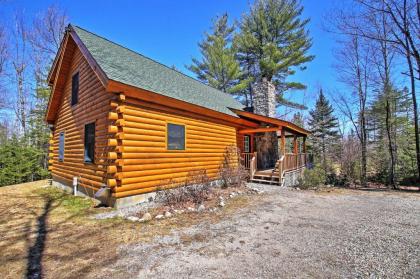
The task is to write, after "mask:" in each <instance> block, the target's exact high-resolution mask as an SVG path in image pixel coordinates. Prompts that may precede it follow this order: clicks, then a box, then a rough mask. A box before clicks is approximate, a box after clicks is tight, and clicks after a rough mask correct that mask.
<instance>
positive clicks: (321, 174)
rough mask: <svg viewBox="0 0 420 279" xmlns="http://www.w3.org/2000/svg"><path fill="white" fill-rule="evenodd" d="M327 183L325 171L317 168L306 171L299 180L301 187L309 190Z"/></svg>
mask: <svg viewBox="0 0 420 279" xmlns="http://www.w3.org/2000/svg"><path fill="white" fill-rule="evenodd" d="M325 181H326V175H325V171H324V170H323V169H322V168H320V167H317V166H315V167H314V168H313V169H305V170H304V171H303V175H302V176H301V177H300V178H299V187H300V188H302V189H308V188H312V187H319V186H321V185H324V184H325Z"/></svg>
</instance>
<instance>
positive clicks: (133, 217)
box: [127, 216, 140, 222]
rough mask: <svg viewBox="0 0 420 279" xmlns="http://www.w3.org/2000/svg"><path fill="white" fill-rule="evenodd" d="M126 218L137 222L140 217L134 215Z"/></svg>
mask: <svg viewBox="0 0 420 279" xmlns="http://www.w3.org/2000/svg"><path fill="white" fill-rule="evenodd" d="M127 220H129V221H131V222H137V221H138V220H140V218H139V217H136V216H128V217H127Z"/></svg>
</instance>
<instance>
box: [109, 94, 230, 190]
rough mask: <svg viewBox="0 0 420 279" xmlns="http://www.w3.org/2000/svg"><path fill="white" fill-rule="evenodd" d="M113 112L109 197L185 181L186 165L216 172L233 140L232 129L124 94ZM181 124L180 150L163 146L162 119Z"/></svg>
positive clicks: (164, 122) (213, 175)
mask: <svg viewBox="0 0 420 279" xmlns="http://www.w3.org/2000/svg"><path fill="white" fill-rule="evenodd" d="M117 113H118V115H115V117H117V118H115V119H118V120H116V123H115V124H116V127H112V126H110V127H109V130H110V131H118V132H117V133H116V138H117V140H116V141H115V142H114V143H113V144H115V145H116V152H110V153H109V155H108V157H109V158H117V159H116V160H115V162H116V169H115V170H114V171H116V173H115V179H116V182H113V183H116V184H117V185H118V186H117V187H116V189H115V197H125V196H130V195H135V194H141V193H146V192H151V191H155V190H156V189H157V187H159V186H162V185H164V184H168V183H169V184H171V183H174V184H176V183H180V182H183V181H185V179H186V177H187V175H188V173H189V172H191V171H197V170H202V169H206V171H207V175H208V176H209V177H210V178H216V177H217V174H218V169H219V166H220V163H221V160H222V158H223V154H224V151H225V148H226V147H227V146H229V145H236V129H235V128H234V127H229V126H226V125H222V124H216V123H214V122H211V121H204V120H201V119H198V117H194V115H190V116H185V115H181V114H177V113H168V112H165V111H162V110H158V109H152V108H150V107H149V106H147V105H144V104H142V103H141V102H139V101H138V100H135V99H131V98H127V100H125V102H122V103H119V104H118V107H117ZM168 123H174V124H181V125H185V136H186V148H185V150H168V149H167V124H168Z"/></svg>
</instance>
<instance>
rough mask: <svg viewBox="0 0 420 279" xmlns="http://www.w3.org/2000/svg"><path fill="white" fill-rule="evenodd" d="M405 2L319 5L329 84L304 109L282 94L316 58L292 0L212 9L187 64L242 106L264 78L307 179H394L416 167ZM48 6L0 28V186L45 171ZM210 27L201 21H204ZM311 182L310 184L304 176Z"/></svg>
mask: <svg viewBox="0 0 420 279" xmlns="http://www.w3.org/2000/svg"><path fill="white" fill-rule="evenodd" d="M419 5H420V4H419V2H418V1H416V0H370V1H365V0H347V1H341V2H340V5H339V6H338V7H337V8H335V9H334V10H333V11H325V12H326V16H324V18H325V20H324V25H325V26H324V29H325V32H326V34H327V35H329V36H333V37H334V38H336V39H337V44H336V46H337V49H335V50H334V53H332V54H331V55H334V57H335V61H336V63H335V65H334V67H335V69H336V73H337V80H338V81H340V82H341V84H342V87H340V89H335V88H331V86H330V85H329V84H323V85H322V87H323V90H322V89H320V90H319V91H317V92H311V95H312V98H313V99H316V104H315V106H314V107H312V108H309V109H307V108H306V107H305V106H303V105H302V104H299V103H296V102H293V101H291V100H288V99H286V98H285V97H284V96H285V93H286V92H294V91H296V90H303V89H306V86H305V84H304V81H301V82H295V81H293V82H292V81H290V77H291V76H292V75H293V74H295V73H296V72H297V71H304V70H305V69H306V67H310V66H311V61H312V60H313V59H316V57H315V56H314V54H313V53H312V52H311V48H312V43H313V41H312V38H311V35H310V32H309V29H308V23H309V20H310V19H308V18H305V17H304V13H303V12H304V10H303V9H304V7H303V5H302V3H301V2H300V1H295V0H256V1H254V2H253V3H251V4H250V5H249V10H248V11H246V12H245V13H244V14H243V15H242V16H241V17H240V18H239V19H237V20H236V21H234V20H233V19H231V18H229V15H228V14H222V15H219V16H216V17H215V19H214V21H213V23H212V24H211V28H210V30H209V31H208V32H206V33H205V34H204V37H203V39H202V41H201V42H199V44H198V47H199V50H200V54H201V55H200V57H197V58H194V59H193V60H192V61H191V63H190V64H189V65H187V66H186V67H187V69H188V70H190V71H191V72H192V73H193V74H195V75H196V77H197V78H198V79H199V80H200V81H202V82H204V83H207V84H209V85H210V86H212V87H215V88H217V89H219V90H222V91H224V92H226V93H227V94H232V95H233V96H234V97H235V98H237V99H238V100H239V101H241V102H242V103H243V104H244V106H247V107H252V106H254V107H255V106H256V105H258V104H256V103H254V88H256V87H257V85H260V84H265V85H269V86H273V87H275V98H276V99H275V101H276V104H277V106H278V107H279V106H287V107H290V108H292V109H293V110H294V111H295V113H294V114H291V115H288V116H286V118H288V120H291V121H293V122H295V123H297V124H299V125H302V126H304V127H305V128H307V129H309V130H310V131H311V132H312V134H311V136H310V140H309V141H308V144H309V148H308V151H309V152H311V153H313V154H314V158H315V167H314V168H313V169H312V170H310V171H309V172H311V173H310V175H307V176H306V177H308V178H311V179H314V181H316V183H328V184H336V185H344V186H345V185H352V184H357V185H362V186H366V185H367V184H368V183H369V182H377V183H383V184H386V185H389V186H390V187H397V185H398V184H401V183H415V182H417V181H418V177H419V173H420V144H419V134H418V129H419V128H418V109H417V100H416V95H417V93H416V91H417V90H418V89H417V87H418V82H419V79H420V71H419V69H420V57H419V47H420V46H419V34H420V19H419V15H420V7H419ZM68 21H69V20H68V17H67V16H66V14H65V12H63V10H61V9H60V8H59V7H58V6H51V7H49V8H48V9H47V10H45V11H40V13H39V14H37V15H36V16H35V17H34V18H26V17H25V16H24V15H23V14H22V13H19V12H17V13H16V15H15V17H14V19H13V21H12V22H10V23H9V24H8V25H4V26H0V86H1V88H0V92H1V96H0V113H1V115H0V116H1V123H0V185H8V184H14V183H20V182H25V181H31V180H36V179H42V178H45V177H47V176H48V172H47V165H48V161H47V158H48V157H47V152H48V140H49V128H48V126H47V125H46V124H45V122H44V114H45V110H46V107H47V104H48V99H49V95H50V89H49V87H48V85H47V84H46V78H47V75H48V71H49V69H50V67H51V64H52V61H53V59H54V57H55V54H56V52H57V50H58V48H59V45H60V40H61V38H62V36H63V34H64V31H65V27H66V25H67V24H68ZM209 25H210V24H209ZM314 183H315V182H314Z"/></svg>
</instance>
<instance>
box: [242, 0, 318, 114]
mask: <svg viewBox="0 0 420 279" xmlns="http://www.w3.org/2000/svg"><path fill="white" fill-rule="evenodd" d="M302 12H303V7H302V6H301V5H300V3H299V2H298V1H296V0H257V1H256V2H255V4H254V5H253V6H252V8H251V11H250V13H249V14H247V15H245V16H244V17H243V18H242V20H241V23H240V34H238V35H237V36H236V38H235V46H236V47H237V49H238V51H237V57H238V60H239V61H240V63H241V66H242V69H243V71H244V72H246V73H248V74H249V75H250V76H251V77H252V78H253V80H255V81H256V82H261V81H262V80H267V81H268V82H270V83H273V84H274V85H275V86H276V91H277V102H280V103H283V104H286V105H289V106H293V105H294V104H293V103H291V102H289V101H286V100H284V99H283V93H284V92H285V91H286V90H288V89H304V88H305V86H304V85H303V84H301V83H298V82H287V81H286V78H287V77H288V76H290V75H293V74H294V73H295V69H294V68H295V67H300V69H304V67H303V64H304V63H306V62H309V61H311V60H313V58H314V56H312V55H308V54H307V52H308V51H309V48H310V47H311V46H312V41H311V39H310V38H309V34H308V31H307V30H306V25H307V23H308V22H309V19H301V16H302ZM249 80H250V78H249ZM296 105H297V104H296Z"/></svg>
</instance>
